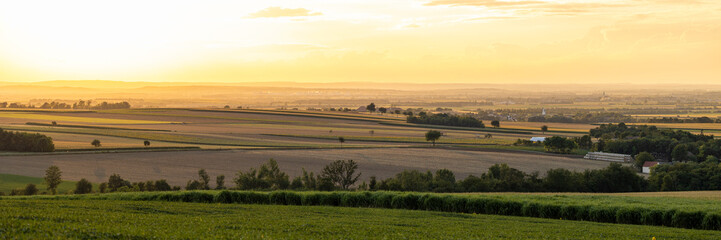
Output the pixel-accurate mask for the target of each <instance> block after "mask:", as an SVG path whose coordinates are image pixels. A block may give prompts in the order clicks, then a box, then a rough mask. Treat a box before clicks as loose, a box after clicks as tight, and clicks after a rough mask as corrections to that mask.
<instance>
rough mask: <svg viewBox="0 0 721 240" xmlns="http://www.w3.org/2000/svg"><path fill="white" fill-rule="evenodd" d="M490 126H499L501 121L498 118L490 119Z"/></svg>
mask: <svg viewBox="0 0 721 240" xmlns="http://www.w3.org/2000/svg"><path fill="white" fill-rule="evenodd" d="M491 126H493V127H494V128H499V127H501V122H500V121H498V120H493V121H491Z"/></svg>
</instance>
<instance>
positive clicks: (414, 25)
mask: <svg viewBox="0 0 721 240" xmlns="http://www.w3.org/2000/svg"><path fill="white" fill-rule="evenodd" d="M419 27H421V25H418V24H415V23H411V24H408V25H405V26H403V28H419Z"/></svg>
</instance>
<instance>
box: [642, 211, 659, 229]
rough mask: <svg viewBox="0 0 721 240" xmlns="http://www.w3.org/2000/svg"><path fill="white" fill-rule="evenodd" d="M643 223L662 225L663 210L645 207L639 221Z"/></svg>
mask: <svg viewBox="0 0 721 240" xmlns="http://www.w3.org/2000/svg"><path fill="white" fill-rule="evenodd" d="M640 224H643V225H656V226H660V225H663V211H661V210H650V209H647V210H645V211H643V212H641V222H640Z"/></svg>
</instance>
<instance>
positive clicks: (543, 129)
mask: <svg viewBox="0 0 721 240" xmlns="http://www.w3.org/2000/svg"><path fill="white" fill-rule="evenodd" d="M546 131H548V126H546V125H543V126H541V132H542V133H543V134H546Z"/></svg>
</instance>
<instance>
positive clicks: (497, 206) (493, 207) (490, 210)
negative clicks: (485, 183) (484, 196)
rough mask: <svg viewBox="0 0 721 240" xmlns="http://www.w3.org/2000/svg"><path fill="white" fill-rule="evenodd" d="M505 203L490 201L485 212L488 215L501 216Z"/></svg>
mask: <svg viewBox="0 0 721 240" xmlns="http://www.w3.org/2000/svg"><path fill="white" fill-rule="evenodd" d="M502 208H503V201H501V200H498V199H488V201H486V204H485V210H484V211H483V212H484V213H486V214H501V212H503V210H502Z"/></svg>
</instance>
